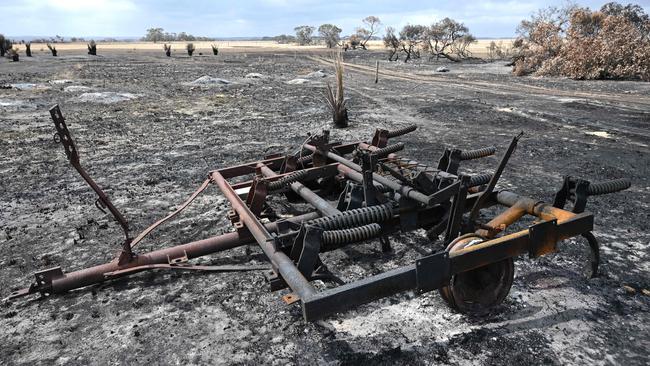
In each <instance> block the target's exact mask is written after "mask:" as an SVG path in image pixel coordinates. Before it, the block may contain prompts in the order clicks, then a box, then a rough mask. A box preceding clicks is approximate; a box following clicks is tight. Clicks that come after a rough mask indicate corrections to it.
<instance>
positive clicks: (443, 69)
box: [436, 66, 449, 72]
mask: <svg viewBox="0 0 650 366" xmlns="http://www.w3.org/2000/svg"><path fill="white" fill-rule="evenodd" d="M436 72H449V69H448V68H446V67H444V66H440V67H439V68H437V69H436Z"/></svg>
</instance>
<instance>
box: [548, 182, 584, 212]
mask: <svg viewBox="0 0 650 366" xmlns="http://www.w3.org/2000/svg"><path fill="white" fill-rule="evenodd" d="M589 185H590V182H589V181H587V180H584V179H578V178H574V177H571V176H565V177H564V182H563V183H562V188H561V189H560V190H559V191H558V192H557V193H556V194H555V199H554V200H553V206H554V207H557V208H564V206H565V205H566V203H567V201H570V202H572V203H573V209H572V211H573V212H574V213H582V212H584V211H585V208H586V206H587V198H588V197H589V196H588V195H587V190H588V189H589Z"/></svg>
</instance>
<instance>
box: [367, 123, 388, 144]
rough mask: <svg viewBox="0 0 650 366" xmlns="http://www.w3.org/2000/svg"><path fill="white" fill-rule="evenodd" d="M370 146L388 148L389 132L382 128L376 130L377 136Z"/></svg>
mask: <svg viewBox="0 0 650 366" xmlns="http://www.w3.org/2000/svg"><path fill="white" fill-rule="evenodd" d="M370 144H371V145H372V146H377V147H378V148H382V147H386V145H387V144H388V130H384V129H381V128H378V129H377V130H375V136H373V138H372V142H371V143H370Z"/></svg>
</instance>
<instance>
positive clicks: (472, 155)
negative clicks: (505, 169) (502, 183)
mask: <svg viewBox="0 0 650 366" xmlns="http://www.w3.org/2000/svg"><path fill="white" fill-rule="evenodd" d="M495 152H497V148H496V147H494V146H490V147H484V148H482V149H476V150H469V151H463V152H461V153H460V160H472V159H478V158H484V157H486V156H490V155H493V154H494V153H495Z"/></svg>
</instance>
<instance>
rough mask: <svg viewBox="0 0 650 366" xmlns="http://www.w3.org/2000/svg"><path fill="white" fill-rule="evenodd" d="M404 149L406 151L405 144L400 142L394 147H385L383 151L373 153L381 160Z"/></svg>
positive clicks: (378, 150)
mask: <svg viewBox="0 0 650 366" xmlns="http://www.w3.org/2000/svg"><path fill="white" fill-rule="evenodd" d="M403 149H404V143H402V142H398V143H396V144H394V145H389V146H386V147H383V148H381V149H377V150H375V151H373V152H372V153H373V154H375V155H376V156H377V157H380V158H381V157H383V156H386V155H388V154H392V153H394V152H397V151H400V150H403Z"/></svg>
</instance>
